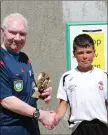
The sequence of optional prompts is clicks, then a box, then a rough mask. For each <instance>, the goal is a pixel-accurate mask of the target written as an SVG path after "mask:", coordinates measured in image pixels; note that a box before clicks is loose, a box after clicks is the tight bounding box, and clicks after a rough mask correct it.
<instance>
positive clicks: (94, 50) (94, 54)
mask: <svg viewBox="0 0 108 135" xmlns="http://www.w3.org/2000/svg"><path fill="white" fill-rule="evenodd" d="M95 56H96V50H95V49H94V57H95Z"/></svg>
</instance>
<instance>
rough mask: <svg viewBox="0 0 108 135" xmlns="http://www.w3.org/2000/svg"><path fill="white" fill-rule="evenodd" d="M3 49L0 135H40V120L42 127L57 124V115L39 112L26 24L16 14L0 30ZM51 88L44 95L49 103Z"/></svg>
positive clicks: (0, 53)
mask: <svg viewBox="0 0 108 135" xmlns="http://www.w3.org/2000/svg"><path fill="white" fill-rule="evenodd" d="M1 32H2V41H3V44H2V46H1V48H0V104H1V109H0V111H1V112H0V135H39V134H40V131H39V128H38V120H39V121H40V122H41V123H42V124H43V125H50V123H52V122H53V121H54V116H55V113H54V112H53V111H45V110H41V109H39V110H38V109H37V108H36V100H35V99H33V98H32V97H31V96H32V94H33V89H32V82H33V80H34V75H33V71H32V66H31V63H30V61H29V58H28V56H27V55H26V54H25V53H23V52H21V49H22V48H23V47H24V46H25V43H26V35H27V20H26V18H25V17H24V16H23V15H21V14H19V13H14V14H10V15H9V16H7V17H5V18H4V20H3V23H2V27H1ZM50 92H51V88H48V89H46V90H44V91H43V93H41V97H44V101H45V102H49V100H50V98H51V96H50Z"/></svg>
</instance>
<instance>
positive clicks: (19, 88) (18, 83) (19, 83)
mask: <svg viewBox="0 0 108 135" xmlns="http://www.w3.org/2000/svg"><path fill="white" fill-rule="evenodd" d="M14 89H15V91H17V92H20V91H22V90H23V80H16V81H14Z"/></svg>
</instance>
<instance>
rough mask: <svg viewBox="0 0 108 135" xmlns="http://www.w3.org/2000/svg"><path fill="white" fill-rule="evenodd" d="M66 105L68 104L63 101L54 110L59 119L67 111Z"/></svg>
mask: <svg viewBox="0 0 108 135" xmlns="http://www.w3.org/2000/svg"><path fill="white" fill-rule="evenodd" d="M67 105H68V104H67V102H66V101H63V100H61V101H60V103H59V106H58V108H57V110H56V114H57V115H58V117H59V118H60V119H61V118H62V117H63V116H64V115H65V113H66V111H67Z"/></svg>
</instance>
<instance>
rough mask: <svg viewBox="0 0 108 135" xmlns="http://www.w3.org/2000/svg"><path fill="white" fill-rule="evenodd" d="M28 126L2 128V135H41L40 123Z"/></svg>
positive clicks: (0, 132)
mask: <svg viewBox="0 0 108 135" xmlns="http://www.w3.org/2000/svg"><path fill="white" fill-rule="evenodd" d="M25 124H26V125H15V126H14V125H12V126H11V125H10V126H1V127H0V135H40V131H39V126H38V122H36V123H35V124H31V123H29V124H27V123H25Z"/></svg>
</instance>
